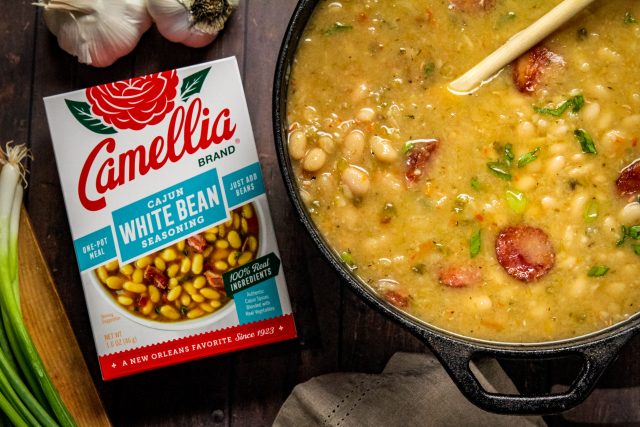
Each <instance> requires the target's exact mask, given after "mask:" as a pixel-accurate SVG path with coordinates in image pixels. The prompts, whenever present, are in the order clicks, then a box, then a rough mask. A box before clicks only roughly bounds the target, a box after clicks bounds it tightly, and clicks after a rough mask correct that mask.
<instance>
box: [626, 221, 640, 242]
mask: <svg viewBox="0 0 640 427" xmlns="http://www.w3.org/2000/svg"><path fill="white" fill-rule="evenodd" d="M627 236H629V237H631V238H632V239H635V240H638V239H640V225H633V226H631V227H628V228H627Z"/></svg>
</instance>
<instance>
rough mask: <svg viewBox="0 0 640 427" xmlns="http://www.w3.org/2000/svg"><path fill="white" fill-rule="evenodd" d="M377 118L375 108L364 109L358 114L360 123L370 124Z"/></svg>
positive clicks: (357, 117)
mask: <svg viewBox="0 0 640 427" xmlns="http://www.w3.org/2000/svg"><path fill="white" fill-rule="evenodd" d="M375 117H376V112H375V111H374V110H373V108H362V109H360V111H358V114H356V119H357V120H358V121H360V122H370V121H372V120H373V119H374V118H375Z"/></svg>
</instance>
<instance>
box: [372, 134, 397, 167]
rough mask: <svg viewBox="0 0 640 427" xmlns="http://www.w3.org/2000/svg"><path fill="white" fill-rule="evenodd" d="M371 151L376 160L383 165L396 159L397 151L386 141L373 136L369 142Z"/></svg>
mask: <svg viewBox="0 0 640 427" xmlns="http://www.w3.org/2000/svg"><path fill="white" fill-rule="evenodd" d="M369 143H370V144H371V151H372V152H373V155H374V156H376V159H378V160H380V161H381V162H384V163H391V162H393V161H394V160H396V159H397V158H398V151H396V149H395V148H393V146H392V145H391V141H389V140H388V139H384V138H380V137H379V136H374V137H372V138H371V139H370V140H369Z"/></svg>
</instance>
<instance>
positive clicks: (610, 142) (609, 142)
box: [599, 129, 626, 149]
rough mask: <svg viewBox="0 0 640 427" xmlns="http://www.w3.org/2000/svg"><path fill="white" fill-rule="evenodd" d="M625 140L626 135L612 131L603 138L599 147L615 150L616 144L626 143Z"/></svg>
mask: <svg viewBox="0 0 640 427" xmlns="http://www.w3.org/2000/svg"><path fill="white" fill-rule="evenodd" d="M625 139H626V135H625V134H624V133H623V132H620V131H619V130H616V129H611V130H610V131H608V132H606V133H605V134H604V135H603V136H602V138H601V139H600V145H599V147H602V148H608V149H613V148H615V145H616V142H618V141H624V140H625Z"/></svg>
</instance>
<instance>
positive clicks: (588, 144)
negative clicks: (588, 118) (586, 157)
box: [573, 129, 598, 154]
mask: <svg viewBox="0 0 640 427" xmlns="http://www.w3.org/2000/svg"><path fill="white" fill-rule="evenodd" d="M573 134H574V135H575V136H576V139H577V140H578V142H579V143H580V146H581V147H582V152H583V153H586V154H598V150H596V145H595V144H594V142H593V138H591V135H589V132H587V131H586V130H584V129H576V130H575V131H574V132H573Z"/></svg>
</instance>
